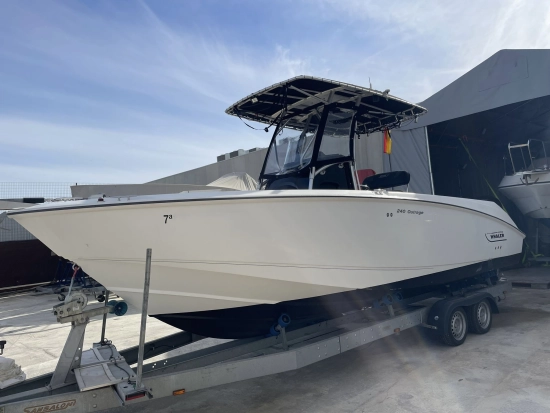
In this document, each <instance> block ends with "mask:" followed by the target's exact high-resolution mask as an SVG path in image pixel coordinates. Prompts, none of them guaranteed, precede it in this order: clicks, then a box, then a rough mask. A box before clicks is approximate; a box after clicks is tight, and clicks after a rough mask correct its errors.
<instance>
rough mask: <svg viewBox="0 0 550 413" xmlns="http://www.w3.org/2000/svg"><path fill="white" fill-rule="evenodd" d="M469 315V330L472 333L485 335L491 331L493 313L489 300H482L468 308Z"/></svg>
mask: <svg viewBox="0 0 550 413" xmlns="http://www.w3.org/2000/svg"><path fill="white" fill-rule="evenodd" d="M466 312H467V314H468V329H469V330H470V332H471V333H475V334H485V333H488V332H489V330H490V329H491V325H492V323H493V312H492V309H491V303H489V301H488V300H487V299H484V300H481V301H480V302H478V303H475V304H474V305H471V306H469V307H467V308H466Z"/></svg>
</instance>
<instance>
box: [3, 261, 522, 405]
mask: <svg viewBox="0 0 550 413" xmlns="http://www.w3.org/2000/svg"><path fill="white" fill-rule="evenodd" d="M149 274H150V251H149V252H148V256H147V262H146V277H145V278H146V281H145V287H144V307H143V312H142V329H141V332H142V334H141V336H140V345H139V346H136V347H133V348H129V349H126V350H122V351H118V350H117V349H116V347H115V345H114V344H113V343H111V342H110V341H108V340H106V339H105V323H106V319H107V313H109V312H111V313H113V312H115V313H116V312H118V314H121V313H123V310H124V306H122V307H121V305H120V301H118V302H117V301H110V302H108V299H107V300H105V305H102V306H97V307H94V308H86V303H85V301H86V300H85V296H84V298H83V295H82V294H77V295H75V296H74V297H70V298H71V299H70V300H69V301H66V302H65V303H62V304H58V305H56V306H55V307H54V313H55V315H56V316H57V320H58V321H59V322H60V323H67V322H70V323H71V325H72V327H71V332H70V334H69V337H68V338H67V341H66V343H65V347H64V348H63V352H62V354H61V356H60V358H59V361H58V364H57V367H56V369H55V371H54V372H53V373H50V374H45V375H42V376H39V377H36V378H33V379H30V380H26V381H24V382H22V383H19V384H17V385H14V386H11V387H8V388H7V389H5V390H2V391H0V413H12V412H13V413H15V412H18V413H19V412H24V413H43V412H51V411H57V410H64V411H67V412H95V411H101V410H105V409H110V408H116V407H120V406H124V405H131V404H137V403H142V402H146V401H148V400H151V399H159V398H163V397H169V396H179V395H182V394H185V393H187V392H190V391H194V390H199V389H205V388H210V387H214V386H219V385H222V384H228V383H233V382H238V381H242V380H248V379H253V378H257V377H262V376H267V375H271V374H277V373H283V372H286V371H291V370H296V369H299V368H302V367H305V366H308V365H310V364H313V363H317V362H319V361H322V360H325V359H327V358H329V357H333V356H336V355H338V354H341V353H344V352H346V351H349V350H353V349H355V348H357V347H360V346H362V345H365V344H368V343H372V342H374V341H376V340H379V339H381V338H384V337H388V336H391V335H394V334H399V333H400V332H402V331H404V330H407V329H409V328H412V327H417V326H423V327H427V328H429V329H430V330H432V331H433V332H434V333H435V334H438V335H439V336H440V337H441V338H442V340H443V341H444V342H445V343H446V344H448V345H452V346H456V345H460V344H462V342H464V340H465V338H466V335H467V332H468V331H470V332H475V333H480V334H483V333H486V332H488V331H489V329H490V327H491V317H492V313H494V312H498V307H497V303H498V302H499V301H500V300H502V299H504V298H505V295H506V293H507V292H509V291H511V284H510V283H509V282H506V281H505V280H503V279H500V280H498V281H497V280H496V279H495V278H496V277H494V276H493V277H492V280H490V279H489V277H488V278H487V283H486V285H476V286H471V287H469V288H463V289H460V290H459V291H452V292H451V291H450V292H449V293H447V294H443V295H441V296H434V295H433V293H432V294H424V296H418V297H416V298H415V299H414V300H413V299H409V300H408V302H406V303H400V305H399V306H398V305H394V304H397V303H392V302H391V300H389V302H388V300H386V303H385V304H383V305H381V306H380V305H376V306H373V307H371V308H364V309H362V310H358V311H355V312H352V313H348V314H344V315H342V316H341V317H339V318H336V319H332V320H328V321H323V322H320V323H317V324H313V325H309V326H306V327H303V328H299V329H295V330H290V329H287V326H288V322H291V320H289V319H288V318H284V317H283V319H284V323H282V324H280V323H279V325H276V326H275V328H273V329H272V330H274V331H275V332H276V333H279V334H277V335H273V334H271V335H270V336H269V337H255V338H248V339H240V340H233V341H229V342H225V343H222V344H218V345H215V346H212V347H208V348H204V349H201V350H196V351H192V352H188V353H184V354H181V355H178V356H174V357H170V358H167V359H165V360H161V361H157V362H152V363H149V364H145V365H143V360H146V359H150V358H152V357H155V356H158V355H160V354H163V353H166V352H168V351H170V350H172V349H176V348H181V347H183V346H185V345H188V344H190V343H193V342H195V341H198V340H201V339H203V338H204V337H201V336H197V335H194V334H191V333H187V332H181V333H177V334H173V335H171V336H167V337H164V338H161V339H159V340H155V341H151V342H148V343H144V337H145V320H146V317H147V316H146V308H147V299H148V289H149V281H148V277H149ZM117 306H118V307H117ZM100 315H102V316H103V329H102V336H101V339H100V341H99V342H98V343H94V345H93V348H92V349H89V350H87V351H82V343H83V339H84V332H85V329H86V326H87V324H88V322H89V320H90V318H92V317H96V316H100ZM272 333H273V331H272ZM136 362H137V363H138V366H137V369H136V370H134V369H132V368H131V367H130V366H131V365H132V364H135V363H136Z"/></svg>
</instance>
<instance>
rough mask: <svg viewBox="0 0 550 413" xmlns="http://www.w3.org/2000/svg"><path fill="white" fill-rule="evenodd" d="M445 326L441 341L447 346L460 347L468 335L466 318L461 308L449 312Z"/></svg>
mask: <svg viewBox="0 0 550 413" xmlns="http://www.w3.org/2000/svg"><path fill="white" fill-rule="evenodd" d="M445 322H446V324H447V328H446V333H444V334H443V335H442V336H441V340H442V341H443V343H445V344H446V345H448V346H460V345H461V344H462V343H464V341H465V340H466V336H467V335H468V317H467V315H466V312H465V311H464V309H463V308H462V307H457V308H455V309H454V310H453V311H450V312H449V318H448V319H447V320H445Z"/></svg>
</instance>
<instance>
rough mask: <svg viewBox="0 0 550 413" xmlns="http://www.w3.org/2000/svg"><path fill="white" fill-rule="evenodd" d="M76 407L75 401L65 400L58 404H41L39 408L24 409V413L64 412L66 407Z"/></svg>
mask: <svg viewBox="0 0 550 413" xmlns="http://www.w3.org/2000/svg"><path fill="white" fill-rule="evenodd" d="M75 405H76V400H74V399H73V400H65V401H62V402H58V403H50V404H42V405H40V406H34V407H26V408H25V409H24V412H25V413H46V412H58V411H59V410H65V409H67V408H68V407H73V406H75Z"/></svg>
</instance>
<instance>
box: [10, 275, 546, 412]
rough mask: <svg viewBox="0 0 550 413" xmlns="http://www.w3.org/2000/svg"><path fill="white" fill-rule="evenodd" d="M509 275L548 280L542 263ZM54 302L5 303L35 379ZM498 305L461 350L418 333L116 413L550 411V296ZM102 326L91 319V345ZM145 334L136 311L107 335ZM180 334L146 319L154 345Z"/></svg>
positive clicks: (51, 336) (52, 352) (51, 359)
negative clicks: (484, 329) (484, 330)
mask: <svg viewBox="0 0 550 413" xmlns="http://www.w3.org/2000/svg"><path fill="white" fill-rule="evenodd" d="M508 274H509V277H510V278H512V277H516V278H517V277H533V276H534V275H536V276H537V277H545V276H546V277H548V278H549V279H550V269H549V268H541V267H539V268H531V269H523V270H515V271H510V272H508V273H505V274H504V276H505V277H506V276H508ZM55 303H56V298H55V296H48V297H44V296H42V297H32V296H23V297H13V298H0V337H1V338H4V339H7V340H8V346H7V348H6V350H7V354H6V355H7V356H8V357H12V358H15V359H16V361H17V362H18V363H19V364H21V365H22V366H23V367H24V370H25V371H26V372H27V373H28V374H29V375H31V376H32V375H36V374H37V372H38V371H44V370H49V371H51V370H52V369H53V367H54V365H55V358H56V357H57V356H58V355H59V353H60V352H61V347H62V344H63V342H64V339H65V337H66V334H67V327H66V326H61V325H59V324H56V323H55V321H53V320H54V318H53V315H52V314H51V313H49V310H50V308H51V306H52V305H54V304H55ZM499 307H500V309H501V314H497V315H495V317H494V320H493V327H492V330H491V331H490V332H489V333H488V334H486V335H474V334H470V335H469V336H468V338H467V340H466V342H465V343H464V344H463V345H462V346H460V347H447V346H444V345H442V344H440V343H439V342H438V341H435V340H434V339H433V338H432V337H430V336H429V335H428V334H427V330H424V329H422V328H418V329H411V330H407V331H405V332H403V333H401V334H400V335H399V336H392V337H389V338H387V339H384V340H379V341H377V342H375V343H372V344H370V345H367V346H363V347H359V348H358V349H356V350H353V351H348V352H345V353H343V354H341V355H339V356H336V357H332V358H330V359H327V360H324V361H322V362H319V363H317V364H313V365H311V366H308V367H305V368H303V369H300V370H297V371H293V372H288V373H282V374H278V375H274V376H268V377H263V378H259V379H254V380H248V381H244V382H239V383H234V384H230V385H224V386H219V387H216V388H212V389H207V390H200V391H196V392H191V393H187V394H185V395H183V396H177V397H171V398H165V399H159V400H153V401H150V402H148V403H145V404H137V405H133V406H129V407H127V408H120V409H115V410H113V412H154V413H162V412H212V413H216V412H224V413H226V412H228V411H231V412H233V411H247V412H289V411H292V412H294V411H296V412H357V413H359V412H392V413H395V412H503V413H516V412H517V413H519V412H522V413H523V412H525V413H539V412H550V328H549V327H550V290H547V289H545V290H541V289H525V288H522V289H520V288H514V289H513V291H512V292H511V293H510V294H509V296H508V297H507V299H506V300H504V301H503V302H501V304H500V306H499ZM100 327H101V325H100V322H99V321H95V322H93V323H92V325H91V328H90V329H89V332H88V333H87V340H86V343H85V348H87V347H88V346H89V345H90V344H91V343H92V341H95V340H97V339H96V337H99V331H100ZM138 330H139V315H137V314H131V315H129V316H125V317H122V318H116V317H113V318H112V319H110V320H109V324H108V330H107V333H108V334H107V336H108V337H109V338H110V339H112V340H113V341H114V342H115V344H117V345H118V347H119V348H124V347H126V346H131V345H135V343H137V338H138ZM174 331H175V330H174V329H172V328H171V327H168V326H165V325H163V324H162V323H160V322H158V321H156V320H154V319H149V321H148V330H147V332H148V335H147V339H148V340H149V339H153V338H155V337H159V336H162V335H166V334H170V333H172V332H174ZM212 342H213V341H211V342H210V343H212ZM199 343H200V342H199ZM203 345H204V343H203ZM46 367H48V368H46Z"/></svg>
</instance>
